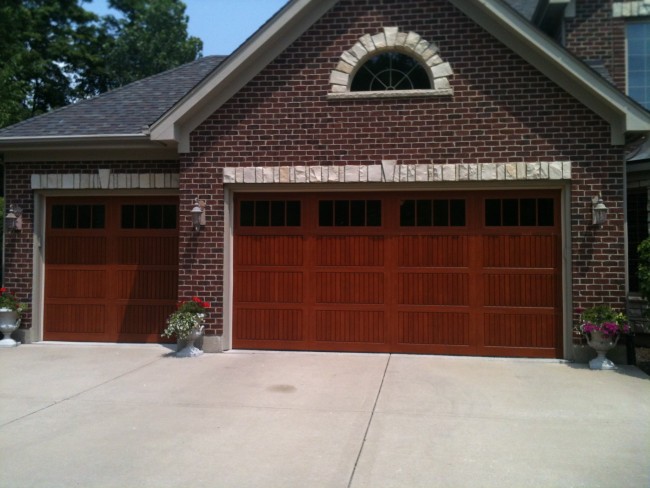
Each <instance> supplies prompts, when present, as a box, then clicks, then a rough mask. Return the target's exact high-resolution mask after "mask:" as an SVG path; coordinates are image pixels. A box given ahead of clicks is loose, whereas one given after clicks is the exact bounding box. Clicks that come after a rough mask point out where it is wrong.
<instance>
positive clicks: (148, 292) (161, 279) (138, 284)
mask: <svg viewBox="0 0 650 488" xmlns="http://www.w3.org/2000/svg"><path fill="white" fill-rule="evenodd" d="M177 290H178V273H177V272H176V270H175V269H169V270H143V269H119V270H117V271H116V273H115V298H118V299H137V300H174V299H175V298H176V295H177Z"/></svg>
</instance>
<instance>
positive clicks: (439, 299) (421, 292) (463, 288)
mask: <svg viewBox="0 0 650 488" xmlns="http://www.w3.org/2000/svg"><path fill="white" fill-rule="evenodd" d="M398 283H399V284H398V297H399V298H398V303H399V304H403V305H423V306H425V305H467V304H469V275H467V274H460V273H399V278H398Z"/></svg>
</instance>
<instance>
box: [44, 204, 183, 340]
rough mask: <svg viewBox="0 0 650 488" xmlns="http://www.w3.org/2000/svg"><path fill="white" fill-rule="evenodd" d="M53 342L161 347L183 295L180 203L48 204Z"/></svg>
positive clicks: (47, 318) (48, 308)
mask: <svg viewBox="0 0 650 488" xmlns="http://www.w3.org/2000/svg"><path fill="white" fill-rule="evenodd" d="M46 215H47V218H46V220H47V227H46V237H45V311H44V318H43V322H44V327H43V329H44V334H43V335H44V338H45V339H46V340H70V341H105V342H161V337H160V333H161V331H162V330H163V329H164V327H165V319H166V318H167V316H168V315H169V314H170V313H171V312H172V311H173V310H174V309H175V306H176V297H177V293H178V225H177V221H178V199H177V198H175V197H149V198H126V197H121V198H74V199H65V198H48V203H47V214H46Z"/></svg>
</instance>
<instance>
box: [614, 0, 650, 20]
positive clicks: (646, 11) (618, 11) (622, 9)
mask: <svg viewBox="0 0 650 488" xmlns="http://www.w3.org/2000/svg"><path fill="white" fill-rule="evenodd" d="M647 15H650V0H637V1H635V2H614V3H613V4H612V16H613V17H643V16H647Z"/></svg>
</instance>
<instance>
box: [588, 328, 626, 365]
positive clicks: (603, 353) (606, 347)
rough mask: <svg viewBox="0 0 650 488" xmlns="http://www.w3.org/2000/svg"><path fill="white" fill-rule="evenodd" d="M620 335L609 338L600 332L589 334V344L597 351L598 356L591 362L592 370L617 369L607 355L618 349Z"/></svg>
mask: <svg viewBox="0 0 650 488" xmlns="http://www.w3.org/2000/svg"><path fill="white" fill-rule="evenodd" d="M619 337H620V334H615V335H613V336H609V335H606V334H603V333H602V332H599V331H596V330H595V331H593V332H590V333H589V334H587V344H589V346H590V347H591V348H592V349H593V350H594V351H596V354H597V356H596V357H595V358H593V359H592V360H591V361H589V368H590V369H605V370H607V369H616V365H615V364H614V363H613V362H612V361H611V360H609V359H607V353H608V352H609V351H610V350H611V349H614V347H616V343H617V342H618V339H619Z"/></svg>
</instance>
